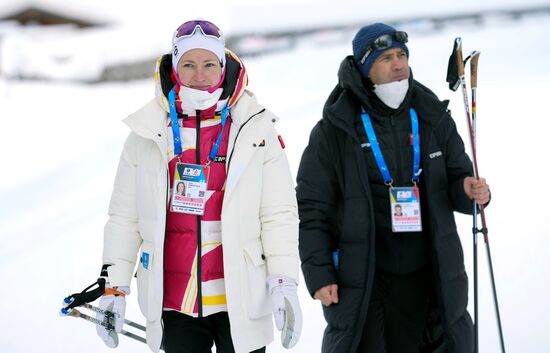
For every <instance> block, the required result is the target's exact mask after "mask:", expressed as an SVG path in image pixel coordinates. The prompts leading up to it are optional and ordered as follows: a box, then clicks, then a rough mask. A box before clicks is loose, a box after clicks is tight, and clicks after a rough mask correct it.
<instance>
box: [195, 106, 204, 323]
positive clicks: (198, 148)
mask: <svg viewBox="0 0 550 353" xmlns="http://www.w3.org/2000/svg"><path fill="white" fill-rule="evenodd" d="M195 121H196V126H195V131H196V135H197V139H196V141H195V156H196V162H197V164H199V165H200V164H201V112H200V110H197V114H196V120H195ZM201 219H202V217H201V216H197V298H198V301H199V303H198V307H199V317H202V276H201V272H202V235H201Z"/></svg>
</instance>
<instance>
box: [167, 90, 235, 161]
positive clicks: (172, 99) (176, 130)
mask: <svg viewBox="0 0 550 353" xmlns="http://www.w3.org/2000/svg"><path fill="white" fill-rule="evenodd" d="M168 101H169V103H170V120H171V121H172V134H173V135H174V155H176V156H177V155H180V154H182V148H181V135H180V126H179V123H178V112H177V111H176V92H174V89H172V90H170V93H168ZM228 115H229V107H228V105H227V104H226V105H225V107H224V108H223V109H222V113H221V120H222V122H221V123H222V129H221V131H220V133H219V134H218V138H217V139H216V142H215V143H214V146H212V150H211V151H210V154H209V155H208V158H209V161H208V163H207V165H208V164H210V162H211V161H213V160H214V158H216V155H217V154H218V150H219V149H220V143H221V141H222V135H223V129H224V127H225V123H226V122H227V116H228Z"/></svg>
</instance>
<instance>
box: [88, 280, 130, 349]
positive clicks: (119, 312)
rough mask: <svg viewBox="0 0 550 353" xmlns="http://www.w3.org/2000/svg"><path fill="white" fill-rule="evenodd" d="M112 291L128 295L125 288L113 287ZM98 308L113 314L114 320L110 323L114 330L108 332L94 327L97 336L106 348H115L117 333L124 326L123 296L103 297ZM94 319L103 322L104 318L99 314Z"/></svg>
mask: <svg viewBox="0 0 550 353" xmlns="http://www.w3.org/2000/svg"><path fill="white" fill-rule="evenodd" d="M112 289H114V290H116V291H119V292H122V293H124V294H130V288H129V287H126V286H124V287H114V288H112ZM107 290H108V289H107ZM99 308H100V309H102V310H105V311H110V312H112V313H113V315H114V318H113V320H112V321H111V323H112V325H113V326H114V330H108V329H107V328H106V327H103V326H101V325H96V330H97V334H98V335H99V337H100V338H101V339H102V340H103V342H105V344H106V345H107V347H109V348H116V347H117V346H118V335H117V332H120V331H121V330H122V325H123V324H124V314H125V312H126V299H125V298H124V296H123V295H118V294H109V295H104V296H102V297H101V299H100V300H99ZM96 318H97V319H98V320H100V321H104V320H105V316H104V315H103V314H101V313H97V315H96Z"/></svg>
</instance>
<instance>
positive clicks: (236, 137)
mask: <svg viewBox="0 0 550 353" xmlns="http://www.w3.org/2000/svg"><path fill="white" fill-rule="evenodd" d="M263 112H265V108H264V109H262V110H260V111H259V112H257V113H256V114H254V115H252V116H251V117H250V118H248V120H246V121H245V122H244V123H243V124H242V125H241V126H240V127H239V131H237V136H235V142H234V143H233V148H231V153H230V154H229V159H228V160H227V171H228V172H229V166H230V165H231V157H233V151H235V146H236V145H237V139H238V138H239V134H240V133H241V130H242V129H243V127H244V126H245V125H246V124H248V122H249V121H250V120H252V118H254V117H255V116H257V115H259V114H261V113H263Z"/></svg>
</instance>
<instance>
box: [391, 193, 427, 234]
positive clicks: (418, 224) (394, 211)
mask: <svg viewBox="0 0 550 353" xmlns="http://www.w3.org/2000/svg"><path fill="white" fill-rule="evenodd" d="M390 207H391V210H390V212H391V224H392V231H393V232H395V233H398V232H420V231H422V217H421V216H420V192H419V190H418V188H417V187H398V188H393V187H392V188H390Z"/></svg>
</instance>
